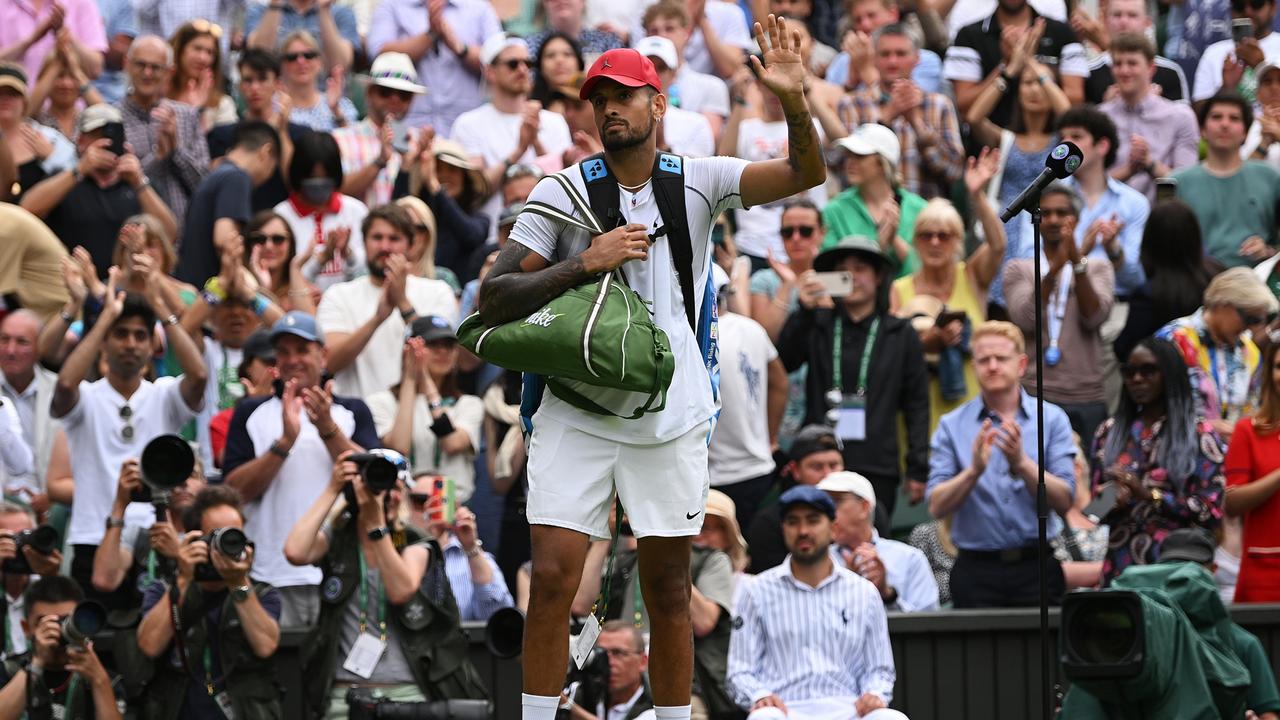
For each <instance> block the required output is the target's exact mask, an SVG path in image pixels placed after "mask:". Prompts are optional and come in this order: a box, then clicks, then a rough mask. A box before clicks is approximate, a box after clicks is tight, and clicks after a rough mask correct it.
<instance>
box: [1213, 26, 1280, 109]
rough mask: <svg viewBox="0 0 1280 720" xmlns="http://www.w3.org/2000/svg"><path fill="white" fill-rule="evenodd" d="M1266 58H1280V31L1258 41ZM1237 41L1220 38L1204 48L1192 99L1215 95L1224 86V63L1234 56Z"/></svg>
mask: <svg viewBox="0 0 1280 720" xmlns="http://www.w3.org/2000/svg"><path fill="white" fill-rule="evenodd" d="M1258 47H1260V48H1262V56H1263V58H1264V59H1265V60H1275V59H1277V58H1280V33H1274V32H1273V33H1271V34H1270V35H1267V36H1266V37H1264V38H1262V39H1261V40H1259V41H1258ZM1235 52H1236V43H1235V41H1234V40H1232V39H1231V38H1227V39H1226V40H1219V41H1218V42H1216V43H1214V44H1212V45H1210V46H1209V47H1207V48H1205V49H1204V53H1202V54H1201V55H1200V63H1199V64H1198V65H1196V80H1195V87H1194V88H1193V89H1192V91H1191V100H1192V101H1193V102H1200V101H1201V100H1205V99H1207V98H1210V97H1213V95H1214V94H1215V93H1217V92H1218V90H1219V89H1220V88H1221V87H1222V64H1223V63H1224V62H1226V59H1227V57H1229V56H1234V55H1235Z"/></svg>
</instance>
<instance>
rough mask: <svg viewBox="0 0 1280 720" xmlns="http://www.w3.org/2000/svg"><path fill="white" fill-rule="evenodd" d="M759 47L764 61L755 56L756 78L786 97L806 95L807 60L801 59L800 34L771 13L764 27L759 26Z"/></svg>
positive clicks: (757, 35)
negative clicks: (805, 68)
mask: <svg viewBox="0 0 1280 720" xmlns="http://www.w3.org/2000/svg"><path fill="white" fill-rule="evenodd" d="M755 34H756V44H758V45H759V46H760V50H761V51H762V52H763V53H764V62H761V60H760V58H759V57H757V56H755V55H752V56H751V65H752V67H754V68H755V69H756V77H758V78H760V82H761V84H763V85H764V86H765V87H767V88H769V92H771V93H773V94H774V95H777V96H778V97H780V98H781V97H783V96H785V95H801V96H803V95H804V77H805V72H804V60H803V59H802V58H801V57H800V33H799V31H797V30H793V29H790V28H788V27H787V20H786V18H779V17H776V16H774V15H773V14H770V15H769V16H768V17H766V18H765V23H764V25H761V24H760V23H758V22H757V23H756V26H755Z"/></svg>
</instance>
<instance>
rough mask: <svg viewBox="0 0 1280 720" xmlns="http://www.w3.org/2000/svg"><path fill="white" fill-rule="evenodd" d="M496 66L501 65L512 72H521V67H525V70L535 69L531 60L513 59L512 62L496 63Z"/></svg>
mask: <svg viewBox="0 0 1280 720" xmlns="http://www.w3.org/2000/svg"><path fill="white" fill-rule="evenodd" d="M494 65H500V66H502V67H504V68H506V69H508V70H511V71H515V70H519V69H520V66H521V65H523V66H524V69H525V70H532V69H533V61H532V60H530V59H529V58H519V59H517V58H512V59H510V60H503V61H502V62H495V63H494Z"/></svg>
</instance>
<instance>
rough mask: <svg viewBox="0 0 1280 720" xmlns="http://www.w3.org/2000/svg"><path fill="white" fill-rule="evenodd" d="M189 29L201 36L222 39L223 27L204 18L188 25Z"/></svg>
mask: <svg viewBox="0 0 1280 720" xmlns="http://www.w3.org/2000/svg"><path fill="white" fill-rule="evenodd" d="M187 27H190V28H191V29H192V30H195V31H196V32H198V33H200V34H201V35H212V36H213V39H214V40H221V39H222V26H221V25H219V24H217V23H211V22H209V21H208V20H205V19H203V18H197V19H195V20H192V21H191V22H189V23H187Z"/></svg>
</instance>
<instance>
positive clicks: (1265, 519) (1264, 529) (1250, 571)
mask: <svg viewBox="0 0 1280 720" xmlns="http://www.w3.org/2000/svg"><path fill="white" fill-rule="evenodd" d="M1277 468H1280V432H1271V433H1268V434H1266V435H1259V434H1258V432H1257V431H1256V430H1255V429H1254V427H1253V421H1252V420H1250V419H1249V418H1247V417H1246V418H1242V419H1241V420H1240V422H1238V423H1236V429H1235V433H1234V434H1232V436H1231V445H1230V447H1229V448H1228V450H1227V458H1226V461H1225V462H1223V470H1224V471H1225V474H1226V476H1227V487H1236V486H1240V485H1247V484H1249V483H1251V482H1254V481H1256V480H1258V479H1260V478H1263V477H1265V476H1266V475H1267V474H1268V473H1271V472H1272V471H1274V470H1276V469H1277ZM1235 601H1236V602H1238V603H1244V602H1280V492H1277V493H1276V494H1274V495H1272V496H1271V497H1270V498H1267V501H1266V502H1264V503H1263V504H1261V505H1259V506H1258V507H1256V508H1254V509H1253V510H1251V511H1249V513H1248V514H1246V515H1245V516H1244V545H1243V549H1242V552H1241V558H1240V575H1239V578H1238V579H1237V581H1236V597H1235Z"/></svg>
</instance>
